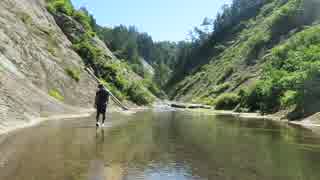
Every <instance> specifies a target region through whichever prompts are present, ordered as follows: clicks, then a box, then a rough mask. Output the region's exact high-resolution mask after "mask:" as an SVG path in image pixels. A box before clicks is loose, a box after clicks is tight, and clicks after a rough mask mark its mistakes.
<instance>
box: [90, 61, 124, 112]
mask: <svg viewBox="0 0 320 180" xmlns="http://www.w3.org/2000/svg"><path fill="white" fill-rule="evenodd" d="M85 70H86V71H87V72H88V73H89V74H90V75H91V76H92V77H93V78H94V79H95V80H96V81H97V82H98V83H100V80H99V79H98V78H97V76H96V75H95V74H94V73H93V70H92V69H91V68H88V67H86V68H85ZM100 84H101V83H100ZM103 87H104V88H105V89H106V90H107V91H108V93H109V94H110V96H111V99H112V100H113V102H115V103H116V104H117V105H118V106H120V107H121V108H122V109H124V110H129V108H128V107H126V106H125V105H123V104H122V103H121V101H119V99H118V98H117V97H116V96H114V95H113V94H112V92H111V91H110V90H109V89H108V88H107V87H106V86H104V85H103Z"/></svg>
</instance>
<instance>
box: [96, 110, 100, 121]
mask: <svg viewBox="0 0 320 180" xmlns="http://www.w3.org/2000/svg"><path fill="white" fill-rule="evenodd" d="M99 117H100V112H99V111H97V115H96V120H97V123H99Z"/></svg>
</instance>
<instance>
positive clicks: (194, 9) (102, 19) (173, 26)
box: [72, 0, 231, 41]
mask: <svg viewBox="0 0 320 180" xmlns="http://www.w3.org/2000/svg"><path fill="white" fill-rule="evenodd" d="M72 2H73V4H74V5H75V6H76V7H77V8H79V7H81V6H85V7H86V8H87V9H88V10H89V11H90V12H91V13H92V14H93V15H94V17H95V18H96V19H97V22H98V24H100V25H103V26H110V27H112V26H115V25H119V24H124V25H135V26H136V27H137V28H138V29H139V31H140V32H147V33H148V34H149V35H151V36H152V37H153V39H154V40H156V41H162V40H170V41H179V40H185V39H186V38H187V34H188V32H189V31H190V30H191V29H193V27H194V26H198V25H200V24H201V23H202V20H203V18H204V17H210V18H214V17H215V15H216V14H217V12H218V11H219V10H220V8H221V6H222V5H223V4H226V3H230V2H231V0H72Z"/></svg>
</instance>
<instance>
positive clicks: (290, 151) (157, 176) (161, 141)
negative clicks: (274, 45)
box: [0, 110, 320, 180]
mask: <svg viewBox="0 0 320 180" xmlns="http://www.w3.org/2000/svg"><path fill="white" fill-rule="evenodd" d="M109 119H112V120H110V121H108V123H107V126H108V127H106V128H103V129H101V128H100V129H96V128H95V126H94V118H82V119H76V120H60V121H49V122H45V123H42V124H40V125H39V126H36V127H33V128H28V129H23V130H19V131H17V132H14V133H11V134H8V135H5V136H0V179H1V180H135V179H145V180H319V178H320V136H319V135H318V134H317V133H315V132H312V131H310V130H305V129H301V128H297V127H291V126H289V125H285V124H282V125H280V124H279V123H276V122H271V121H264V120H239V119H235V118H232V117H222V116H220V117H216V116H213V115H206V114H203V113H195V112H186V111H185V112H183V111H176V112H175V111H159V110H158V111H156V110H150V111H145V112H138V113H136V114H134V115H121V114H117V113H112V114H111V115H110V116H109Z"/></svg>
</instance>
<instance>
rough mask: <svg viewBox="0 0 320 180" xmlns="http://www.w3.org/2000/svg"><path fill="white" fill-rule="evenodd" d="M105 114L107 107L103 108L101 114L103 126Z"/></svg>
mask: <svg viewBox="0 0 320 180" xmlns="http://www.w3.org/2000/svg"><path fill="white" fill-rule="evenodd" d="M106 112H107V105H105V106H104V107H103V112H102V124H104V121H105V120H106Z"/></svg>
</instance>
